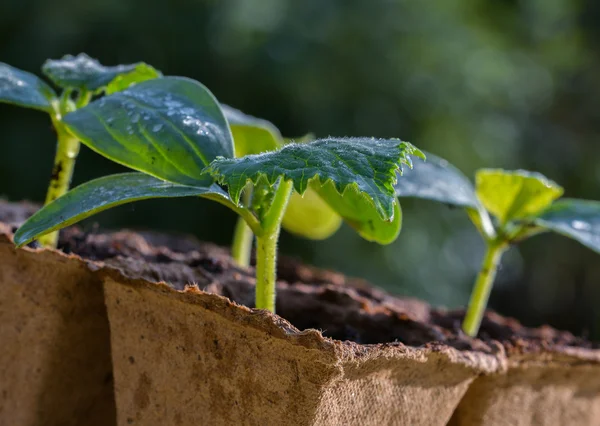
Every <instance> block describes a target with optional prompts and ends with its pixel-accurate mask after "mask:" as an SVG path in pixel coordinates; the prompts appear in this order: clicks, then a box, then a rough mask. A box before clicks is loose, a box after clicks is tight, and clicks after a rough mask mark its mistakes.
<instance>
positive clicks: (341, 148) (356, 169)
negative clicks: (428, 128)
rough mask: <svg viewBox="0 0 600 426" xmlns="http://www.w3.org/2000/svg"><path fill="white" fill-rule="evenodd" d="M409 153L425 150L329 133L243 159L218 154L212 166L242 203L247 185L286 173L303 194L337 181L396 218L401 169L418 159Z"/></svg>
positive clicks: (341, 190) (390, 141)
mask: <svg viewBox="0 0 600 426" xmlns="http://www.w3.org/2000/svg"><path fill="white" fill-rule="evenodd" d="M409 155H421V156H422V153H421V152H420V151H419V150H417V149H416V148H415V147H414V146H412V145H411V144H409V143H407V142H402V141H400V140H398V139H374V138H327V139H320V140H317V141H314V142H310V143H307V144H302V145H299V144H290V145H286V146H285V147H283V148H282V149H280V150H279V151H274V152H267V153H263V154H258V155H249V156H246V157H242V158H235V159H227V158H218V159H216V160H215V161H213V162H212V163H211V164H210V165H209V166H208V167H207V171H208V172H210V173H211V174H212V175H213V176H214V177H215V178H216V179H217V180H218V181H219V182H220V183H221V184H225V185H227V187H228V190H229V193H230V195H231V198H232V199H233V200H234V202H236V203H237V202H239V197H240V194H241V191H242V189H243V188H244V186H245V185H246V184H247V183H248V182H249V181H251V182H253V183H256V182H258V180H259V178H261V177H263V178H265V179H266V180H267V182H268V183H269V184H270V185H274V184H275V183H276V182H277V181H278V179H279V178H280V177H282V178H283V179H286V180H291V181H292V182H293V185H294V189H295V190H296V192H298V193H299V194H303V193H304V191H305V190H306V189H307V187H308V184H309V182H310V181H313V180H318V181H319V182H320V183H321V184H325V183H327V182H328V181H331V182H332V183H333V185H334V187H335V189H336V191H337V192H338V193H340V194H343V193H344V191H345V190H346V189H347V188H349V187H350V188H354V189H355V190H356V191H358V192H361V193H364V194H365V195H366V196H367V197H368V198H369V199H370V200H371V202H372V204H373V206H374V208H375V210H376V211H377V213H378V214H379V216H380V217H381V218H382V219H384V220H391V219H392V218H393V216H394V203H395V191H394V184H395V182H396V172H397V171H398V170H400V169H401V167H402V165H405V164H406V165H411V164H412V163H411V159H410V157H409ZM325 201H327V199H325Z"/></svg>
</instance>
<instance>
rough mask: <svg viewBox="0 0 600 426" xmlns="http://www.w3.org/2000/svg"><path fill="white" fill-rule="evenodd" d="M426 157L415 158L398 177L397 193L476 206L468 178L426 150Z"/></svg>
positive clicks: (462, 205)
mask: <svg viewBox="0 0 600 426" xmlns="http://www.w3.org/2000/svg"><path fill="white" fill-rule="evenodd" d="M425 155H426V157H427V160H426V161H423V160H420V159H417V160H415V162H414V164H413V168H412V169H407V170H405V171H404V172H403V173H402V176H401V177H398V181H397V182H396V185H395V186H394V187H395V188H396V195H397V196H398V197H415V198H424V199H428V200H434V201H439V202H441V203H444V204H450V205H453V206H459V207H472V208H474V209H477V208H478V207H479V202H478V201H477V195H475V188H474V187H473V185H472V184H471V181H470V180H469V179H468V178H467V177H466V176H465V175H463V174H462V172H461V171H460V170H458V169H457V168H456V167H454V166H453V165H452V164H450V163H448V161H446V160H444V159H443V158H440V157H438V156H436V155H433V154H430V153H428V152H426V153H425Z"/></svg>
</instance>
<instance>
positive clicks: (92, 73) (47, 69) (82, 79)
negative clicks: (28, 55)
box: [42, 53, 145, 92]
mask: <svg viewBox="0 0 600 426" xmlns="http://www.w3.org/2000/svg"><path fill="white" fill-rule="evenodd" d="M140 65H145V64H144V63H143V62H138V63H135V64H127V65H116V66H109V67H107V66H104V65H102V64H100V62H98V61H97V60H95V59H93V58H90V57H89V56H88V55H86V54H85V53H80V54H79V55H77V56H73V55H66V56H64V57H63V58H62V59H49V60H47V61H46V62H45V63H44V65H43V66H42V71H43V72H44V74H45V75H46V76H48V78H49V79H50V80H52V82H54V84H56V85H57V86H59V87H62V88H63V89H65V88H74V89H80V90H81V89H85V90H89V91H91V92H93V91H96V90H98V89H101V88H103V87H104V86H106V85H107V84H108V83H110V82H111V81H113V80H114V79H115V78H116V77H117V76H119V75H121V74H128V73H131V72H133V71H135V70H136V69H137V68H138V67H139V66H140Z"/></svg>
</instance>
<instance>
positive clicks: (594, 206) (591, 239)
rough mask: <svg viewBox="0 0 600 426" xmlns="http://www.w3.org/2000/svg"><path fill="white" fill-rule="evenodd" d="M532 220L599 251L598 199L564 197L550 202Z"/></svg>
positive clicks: (599, 218) (599, 207) (599, 203)
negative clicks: (545, 208)
mask: <svg viewBox="0 0 600 426" xmlns="http://www.w3.org/2000/svg"><path fill="white" fill-rule="evenodd" d="M533 222H534V223H535V224H536V225H537V226H540V227H542V228H544V229H547V230H551V231H554V232H557V233H559V234H562V235H564V236H566V237H569V238H573V239H574V240H576V241H579V242H580V243H581V244H583V245H584V246H586V247H588V248H590V249H592V250H594V251H595V252H598V253H600V201H588V200H576V199H570V198H564V199H561V200H558V201H556V202H555V203H554V204H552V206H550V207H549V208H548V209H547V210H545V211H544V212H543V213H542V214H540V216H538V217H537V218H535V219H534V220H533Z"/></svg>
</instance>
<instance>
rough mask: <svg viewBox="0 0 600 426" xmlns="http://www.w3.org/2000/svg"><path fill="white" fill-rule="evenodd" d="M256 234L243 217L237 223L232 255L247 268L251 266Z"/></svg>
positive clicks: (239, 263)
mask: <svg viewBox="0 0 600 426" xmlns="http://www.w3.org/2000/svg"><path fill="white" fill-rule="evenodd" d="M253 239H254V234H253V233H252V229H250V227H249V226H248V224H247V223H246V221H245V220H244V219H242V218H241V217H239V218H238V220H237V223H236V224H235V231H234V233H233V243H232V244H231V256H232V257H233V260H234V261H235V263H237V264H238V265H239V266H242V267H244V268H247V267H248V266H250V255H251V252H252V240H253Z"/></svg>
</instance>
